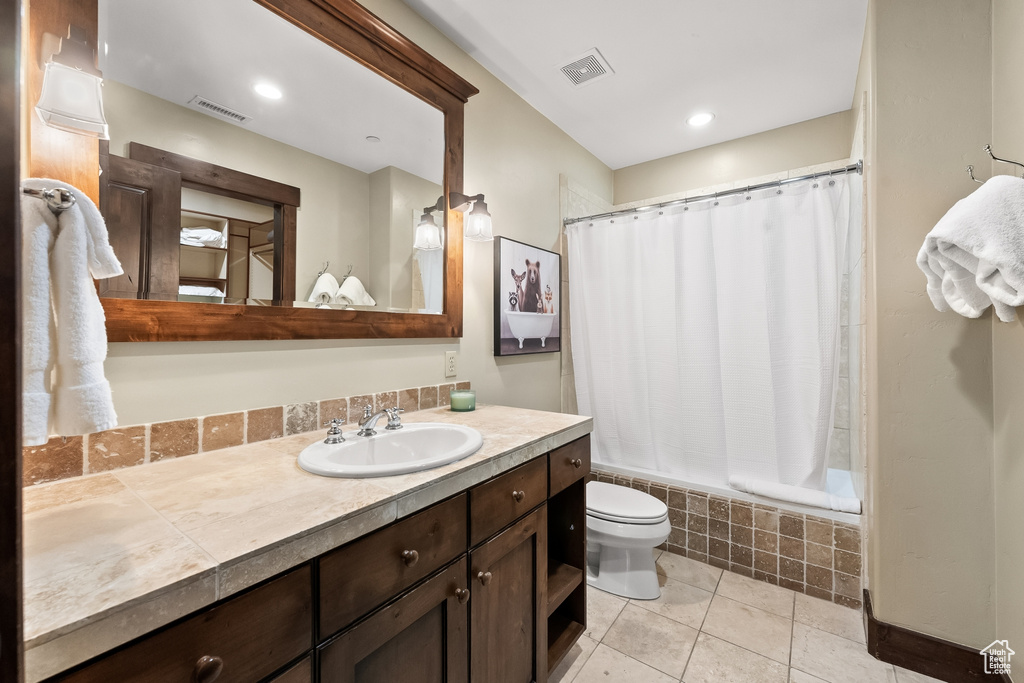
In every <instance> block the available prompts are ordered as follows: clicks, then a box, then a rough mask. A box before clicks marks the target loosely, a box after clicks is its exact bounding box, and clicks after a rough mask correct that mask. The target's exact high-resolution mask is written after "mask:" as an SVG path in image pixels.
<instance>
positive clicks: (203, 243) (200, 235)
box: [180, 228, 227, 249]
mask: <svg viewBox="0 0 1024 683" xmlns="http://www.w3.org/2000/svg"><path fill="white" fill-rule="evenodd" d="M180 240H181V243H182V244H190V245H192V246H199V247H217V248H219V249H224V248H225V247H226V246H227V244H225V241H224V233H222V232H220V231H219V230H213V229H211V228H182V229H181V238H180Z"/></svg>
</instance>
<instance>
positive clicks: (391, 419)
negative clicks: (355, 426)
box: [358, 406, 405, 436]
mask: <svg viewBox="0 0 1024 683" xmlns="http://www.w3.org/2000/svg"><path fill="white" fill-rule="evenodd" d="M404 412H405V410H404V409H403V408H399V407H398V406H395V407H394V408H384V409H383V410H378V411H377V412H376V413H375V412H373V407H372V406H365V407H363V419H362V420H360V421H359V432H358V435H359V436H375V435H376V434H377V432H376V430H374V427H376V426H377V420H379V419H380V418H382V417H384V416H385V415H387V418H388V426H387V427H385V429H389V430H392V431H394V430H396V429H401V428H402V419H401V418H400V417H398V414H399V413H404Z"/></svg>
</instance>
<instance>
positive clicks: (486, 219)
mask: <svg viewBox="0 0 1024 683" xmlns="http://www.w3.org/2000/svg"><path fill="white" fill-rule="evenodd" d="M448 202H449V203H450V204H451V207H452V211H461V212H463V213H465V211H466V209H468V208H469V205H470V203H471V202H472V204H473V210H472V211H470V212H469V215H467V216H466V227H465V231H464V232H463V236H464V237H465V238H466V239H467V240H472V241H474V242H490V241H492V240H493V239H494V232H493V230H492V228H491V214H489V213H488V212H487V203H486V202H485V201H484V196H483V195H482V194H478V195H476V196H473V197H469V196H467V195H464V194H462V193H461V192H452V193H451V194H450V195H448Z"/></svg>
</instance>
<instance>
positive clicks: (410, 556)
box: [402, 550, 420, 567]
mask: <svg viewBox="0 0 1024 683" xmlns="http://www.w3.org/2000/svg"><path fill="white" fill-rule="evenodd" d="M402 561H403V562H405V566H406V567H412V566H413V565H415V564H416V563H417V562H419V561H420V554H419V553H418V552H416V551H415V550H403V551H402Z"/></svg>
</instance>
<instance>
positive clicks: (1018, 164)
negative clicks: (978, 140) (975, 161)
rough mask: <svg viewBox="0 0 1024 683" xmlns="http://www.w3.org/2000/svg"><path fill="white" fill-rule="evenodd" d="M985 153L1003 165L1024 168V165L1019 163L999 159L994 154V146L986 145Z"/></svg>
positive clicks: (1023, 176)
mask: <svg viewBox="0 0 1024 683" xmlns="http://www.w3.org/2000/svg"><path fill="white" fill-rule="evenodd" d="M985 151H986V152H988V155H989V156H990V157H992V160H993V161H998V162H1000V163H1003V164H1013V165H1014V166H1020V167H1021V168H1024V164H1022V163H1020V162H1019V161H1010V160H1009V159H1000V158H999V157H997V156H996V155H995V154H993V153H992V145H985ZM1021 177H1022V178H1024V175H1021Z"/></svg>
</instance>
